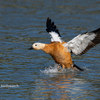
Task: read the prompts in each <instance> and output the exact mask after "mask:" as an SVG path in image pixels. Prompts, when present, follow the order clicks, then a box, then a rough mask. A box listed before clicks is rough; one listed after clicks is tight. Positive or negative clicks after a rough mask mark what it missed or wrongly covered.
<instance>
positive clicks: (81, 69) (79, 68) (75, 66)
mask: <svg viewBox="0 0 100 100" xmlns="http://www.w3.org/2000/svg"><path fill="white" fill-rule="evenodd" d="M73 67H76V68H77V69H78V70H80V71H84V70H83V69H81V68H80V67H78V66H77V65H75V64H74V65H73Z"/></svg>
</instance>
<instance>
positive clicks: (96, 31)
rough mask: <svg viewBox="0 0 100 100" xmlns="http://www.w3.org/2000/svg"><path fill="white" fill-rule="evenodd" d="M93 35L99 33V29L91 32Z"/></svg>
mask: <svg viewBox="0 0 100 100" xmlns="http://www.w3.org/2000/svg"><path fill="white" fill-rule="evenodd" d="M92 32H93V33H100V28H98V29H96V30H94V31H92Z"/></svg>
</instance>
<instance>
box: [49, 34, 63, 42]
mask: <svg viewBox="0 0 100 100" xmlns="http://www.w3.org/2000/svg"><path fill="white" fill-rule="evenodd" d="M49 34H50V35H51V42H54V41H57V42H62V40H61V37H60V36H59V35H58V33H56V32H49Z"/></svg>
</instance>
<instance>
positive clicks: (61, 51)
mask: <svg viewBox="0 0 100 100" xmlns="http://www.w3.org/2000/svg"><path fill="white" fill-rule="evenodd" d="M64 43H65V42H62V43H60V42H51V43H50V44H46V45H45V47H44V48H43V51H44V52H45V53H47V54H50V55H51V56H52V58H53V59H54V60H55V62H56V63H58V64H60V65H61V66H62V67H63V68H70V67H72V64H73V62H72V59H71V53H70V52H68V50H67V48H65V47H64V46H63V44H64Z"/></svg>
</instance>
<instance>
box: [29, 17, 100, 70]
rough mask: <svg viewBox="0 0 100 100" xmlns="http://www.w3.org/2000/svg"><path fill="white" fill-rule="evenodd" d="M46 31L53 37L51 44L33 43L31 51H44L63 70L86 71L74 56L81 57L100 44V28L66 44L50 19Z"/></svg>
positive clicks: (78, 36)
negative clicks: (76, 62) (76, 61)
mask: <svg viewBox="0 0 100 100" xmlns="http://www.w3.org/2000/svg"><path fill="white" fill-rule="evenodd" d="M46 31H47V32H48V33H49V34H50V36H51V42H50V43H49V44H46V43H39V42H37V43H33V44H32V46H31V47H30V48H29V50H32V49H35V50H42V51H44V52H45V53H47V54H49V55H50V56H51V57H52V58H53V59H54V61H55V63H56V64H58V65H59V66H61V67H62V69H74V70H79V71H84V69H82V68H80V67H78V66H77V65H76V64H75V63H74V61H73V60H72V54H74V55H76V56H77V55H80V56H81V55H83V54H85V53H86V52H87V51H88V50H90V49H91V48H92V47H94V46H96V45H97V44H99V43H100V28H98V29H96V30H93V31H90V32H85V33H82V34H79V35H77V36H76V37H74V38H73V39H72V40H70V41H68V42H65V41H64V40H62V37H61V34H60V32H59V30H58V29H57V27H56V25H55V23H54V22H52V20H51V19H50V18H49V17H48V18H47V21H46Z"/></svg>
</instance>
